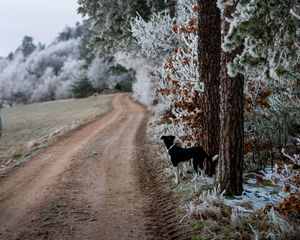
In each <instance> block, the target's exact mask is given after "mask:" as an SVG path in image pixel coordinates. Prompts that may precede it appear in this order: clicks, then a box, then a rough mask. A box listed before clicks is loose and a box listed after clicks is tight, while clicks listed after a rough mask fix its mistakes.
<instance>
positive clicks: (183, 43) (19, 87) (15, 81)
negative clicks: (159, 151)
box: [0, 0, 300, 239]
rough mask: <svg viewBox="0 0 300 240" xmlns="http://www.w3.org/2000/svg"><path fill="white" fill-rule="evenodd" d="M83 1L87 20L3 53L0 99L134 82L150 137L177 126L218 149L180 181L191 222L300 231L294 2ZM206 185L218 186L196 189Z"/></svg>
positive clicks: (184, 138)
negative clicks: (212, 159)
mask: <svg viewBox="0 0 300 240" xmlns="http://www.w3.org/2000/svg"><path fill="white" fill-rule="evenodd" d="M78 5H79V6H78V11H79V13H81V14H82V15H83V16H84V17H85V20H84V21H83V23H77V24H76V26H74V27H66V28H65V29H64V30H63V31H62V32H61V33H59V34H58V36H57V38H56V39H55V40H54V41H53V43H52V44H50V45H49V46H45V45H43V44H41V43H38V44H34V42H33V39H32V37H30V36H25V37H24V39H23V42H22V44H21V45H20V46H19V47H18V48H17V49H16V50H15V51H14V52H12V53H11V54H10V55H9V56H7V57H5V58H1V59H0V86H1V87H0V106H1V107H9V106H13V105H15V104H27V103H32V102H40V101H49V100H56V99H65V98H71V97H85V96H89V95H92V94H94V93H103V92H113V91H116V90H122V91H132V92H133V95H134V97H135V98H136V99H137V100H139V101H140V102H142V103H143V104H144V105H146V106H147V107H148V109H149V110H150V111H151V112H152V115H153V116H152V118H151V120H150V123H149V125H148V130H147V131H148V135H149V136H151V138H152V139H154V140H155V141H158V139H159V138H160V136H161V135H175V136H177V137H178V142H179V143H180V144H181V145H182V146H183V147H189V146H194V145H198V146H199V145H200V146H203V147H204V149H205V150H206V152H207V153H208V154H209V155H215V154H217V155H218V156H219V159H218V164H217V165H216V164H209V163H207V164H206V165H205V168H204V172H203V173H202V174H201V175H198V176H197V175H196V176H193V177H192V178H193V179H192V181H191V182H192V183H193V184H192V186H190V185H188V184H189V183H187V184H186V185H184V186H186V187H187V186H189V190H190V192H192V200H191V201H190V203H189V204H187V207H186V210H187V215H186V217H187V218H190V219H193V220H195V228H197V229H198V230H199V231H200V230H201V231H202V232H205V231H206V233H207V235H209V236H210V237H211V238H213V237H215V236H218V234H219V232H220V231H223V233H222V234H224V235H222V236H223V237H224V239H226V237H227V239H231V238H234V239H251V238H255V239H297V234H298V233H299V232H300V229H299V221H300V172H299V168H300V61H299V60H300V40H299V39H300V4H299V2H298V1H297V0H289V1H280V0H268V1H260V0H217V1H211V0H198V1H196V0H168V1H164V0H159V1H147V0H134V1H129V0H123V1H121V0H112V1H107V0H101V1H97V0H78ZM212 176H213V177H212ZM211 177H212V178H211ZM204 185H213V187H212V188H210V189H209V190H207V191H198V190H199V189H202V188H203V186H204ZM254 185H255V186H254ZM257 185H258V186H259V187H258V188H259V189H262V190H257V188H256V186H257ZM197 189H198V190H197ZM262 199H263V200H262ZM240 200H241V201H240ZM262 201H263V202H264V204H262ZM256 203H257V204H256ZM255 204H256V205H255ZM249 209H251V210H249ZM258 218H259V219H262V221H261V222H257V219H258ZM220 225H221V226H223V225H224V226H226V227H227V226H229V225H230V226H231V227H230V228H226V229H221V230H220V227H219V228H218V226H220ZM224 228H225V227H224ZM226 231H227V232H228V233H224V232H226ZM233 232H234V233H235V235H234V236H233V235H230V234H232V233H233ZM226 234H227V235H226ZM244 236H246V237H245V238H243V237H244ZM211 238H208V239H211ZM201 239H202V238H201Z"/></svg>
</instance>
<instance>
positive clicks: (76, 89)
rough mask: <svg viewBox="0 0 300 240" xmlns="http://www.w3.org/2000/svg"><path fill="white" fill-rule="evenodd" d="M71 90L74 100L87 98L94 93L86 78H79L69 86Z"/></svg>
mask: <svg viewBox="0 0 300 240" xmlns="http://www.w3.org/2000/svg"><path fill="white" fill-rule="evenodd" d="M71 90H72V93H73V94H74V97H75V98H84V97H88V96H91V95H92V94H93V93H94V92H95V89H94V88H93V86H92V83H91V82H90V80H89V79H88V78H87V77H86V76H81V77H80V78H79V79H78V81H76V82H75V83H73V84H72V86H71Z"/></svg>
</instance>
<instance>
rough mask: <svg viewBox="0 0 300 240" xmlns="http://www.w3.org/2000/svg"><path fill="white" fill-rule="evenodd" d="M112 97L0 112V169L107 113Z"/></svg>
mask: <svg viewBox="0 0 300 240" xmlns="http://www.w3.org/2000/svg"><path fill="white" fill-rule="evenodd" d="M112 97H113V95H102V96H97V97H90V98H84V99H68V100H60V101H52V102H44V103H34V104H29V105H24V106H16V107H12V108H7V109H2V112H1V116H2V122H3V135H2V138H0V169H5V168H7V167H8V166H10V165H12V164H13V163H15V162H17V161H19V160H21V159H22V158H24V157H26V156H28V155H30V153H32V152H33V151H34V150H37V149H40V148H42V147H45V146H47V145H49V144H51V143H52V142H53V141H55V139H57V137H58V136H61V135H63V134H65V133H67V132H69V131H71V130H73V129H75V128H77V127H78V126H80V125H83V124H85V123H87V122H89V121H92V120H93V119H95V118H96V117H98V116H100V115H102V114H103V113H105V112H108V111H109V110H110V109H111V100H112Z"/></svg>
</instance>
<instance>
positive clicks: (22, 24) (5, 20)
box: [0, 0, 81, 56]
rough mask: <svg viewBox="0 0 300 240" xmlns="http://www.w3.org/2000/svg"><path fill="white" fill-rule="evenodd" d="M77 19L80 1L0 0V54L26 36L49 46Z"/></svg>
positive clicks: (2, 54) (19, 42)
mask: <svg viewBox="0 0 300 240" xmlns="http://www.w3.org/2000/svg"><path fill="white" fill-rule="evenodd" d="M78 21H80V22H81V16H80V15H78V14H77V0H0V56H7V55H8V54H9V53H10V52H12V51H14V50H15V49H16V48H17V47H18V46H19V45H20V44H21V42H22V39H23V37H24V36H25V35H28V36H31V37H33V38H34V43H35V44H36V43H38V42H41V43H45V44H47V45H48V44H49V43H50V42H51V41H52V40H54V38H55V37H56V36H57V34H58V33H59V32H61V31H62V30H63V29H64V27H65V26H66V25H68V26H74V25H75V23H76V22H78Z"/></svg>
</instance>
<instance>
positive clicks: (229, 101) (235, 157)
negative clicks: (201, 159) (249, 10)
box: [217, 1, 244, 195]
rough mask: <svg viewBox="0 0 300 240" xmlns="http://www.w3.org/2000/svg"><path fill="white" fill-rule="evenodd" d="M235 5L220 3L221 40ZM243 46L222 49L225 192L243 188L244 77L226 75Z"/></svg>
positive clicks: (221, 169) (220, 172) (221, 152)
mask: <svg viewBox="0 0 300 240" xmlns="http://www.w3.org/2000/svg"><path fill="white" fill-rule="evenodd" d="M235 9H236V5H234V4H231V1H226V2H223V5H222V24H221V28H222V40H223V41H224V38H225V36H226V34H227V33H228V30H229V25H230V23H229V21H230V19H231V18H232V14H233V13H234V11H235ZM242 49H243V48H242V46H237V47H236V48H235V49H233V50H231V51H228V52H225V51H222V53H221V87H220V89H221V92H220V94H221V95H220V121H221V122H220V123H221V124H220V150H219V162H218V173H217V182H218V184H219V186H220V190H221V191H224V190H226V194H227V195H241V194H242V191H243V185H242V171H243V157H244V156H243V144H244V112H243V108H244V107H243V90H244V77H243V76H242V75H241V74H237V75H236V76H234V77H232V76H230V75H228V72H227V65H228V64H229V63H231V62H232V61H233V60H234V59H235V57H236V56H237V55H238V54H240V53H241V52H242Z"/></svg>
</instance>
